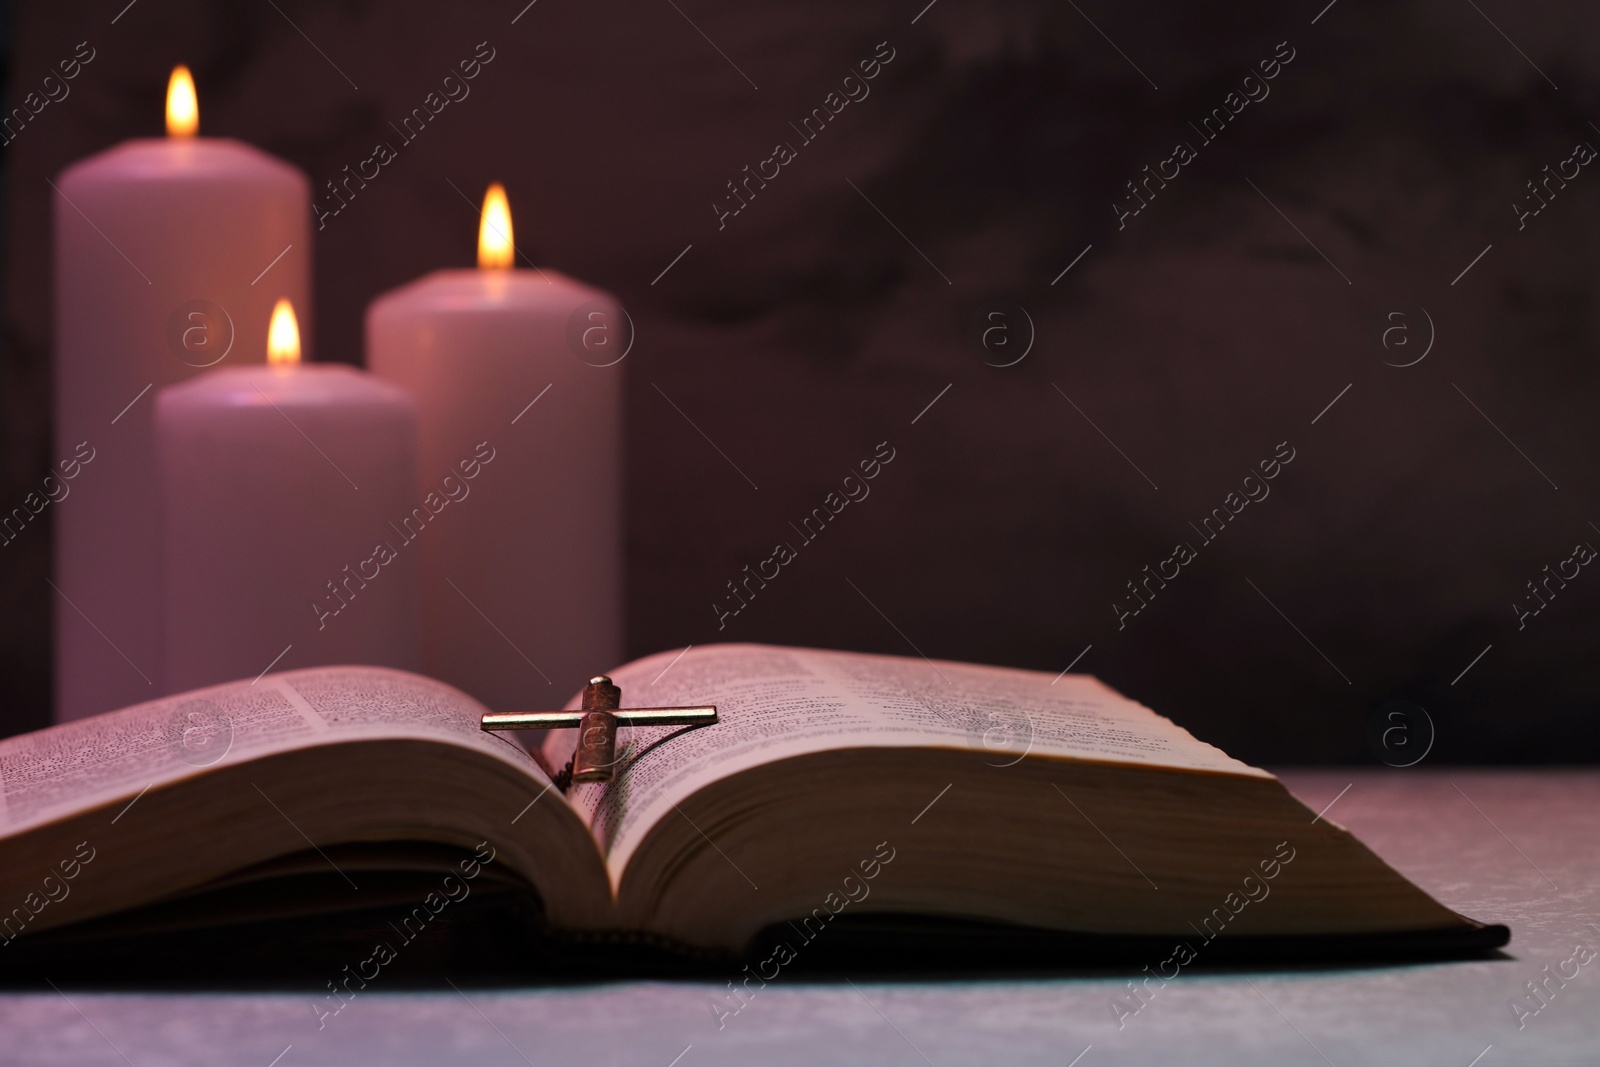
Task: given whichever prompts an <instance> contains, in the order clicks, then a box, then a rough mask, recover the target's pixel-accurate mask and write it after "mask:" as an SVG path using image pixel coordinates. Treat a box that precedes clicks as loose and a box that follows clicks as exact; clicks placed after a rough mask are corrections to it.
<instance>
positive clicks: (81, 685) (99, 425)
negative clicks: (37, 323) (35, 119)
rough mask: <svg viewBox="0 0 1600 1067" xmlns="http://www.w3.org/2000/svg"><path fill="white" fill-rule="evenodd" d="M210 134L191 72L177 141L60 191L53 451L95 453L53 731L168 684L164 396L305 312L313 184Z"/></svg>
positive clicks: (59, 653) (246, 358)
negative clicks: (287, 306) (277, 315)
mask: <svg viewBox="0 0 1600 1067" xmlns="http://www.w3.org/2000/svg"><path fill="white" fill-rule="evenodd" d="M197 130H198V113H197V109H196V107H195V105H194V90H193V83H192V81H190V80H189V77H188V72H187V71H186V70H183V69H182V68H179V70H178V71H175V72H174V74H173V81H172V85H171V87H170V88H169V91H168V132H169V136H168V137H166V138H165V139H145V140H133V141H127V142H124V143H123V144H120V145H118V146H116V147H115V148H112V149H109V150H108V151H105V152H102V153H100V154H99V155H96V156H92V157H90V158H89V159H86V160H83V161H81V162H79V163H76V164H74V165H73V166H71V167H69V168H68V169H67V170H65V171H64V172H63V173H62V174H61V175H60V176H59V177H58V178H57V179H56V182H55V187H56V191H57V196H56V197H55V253H56V255H55V260H56V264H55V270H56V276H55V294H56V307H55V336H56V340H55V344H56V359H55V458H57V459H61V458H66V457H71V456H73V455H74V454H75V450H78V449H79V448H80V445H81V444H83V445H86V447H84V448H83V452H84V453H85V454H87V453H89V452H91V451H92V453H93V456H94V459H93V461H92V463H89V464H87V465H85V466H84V467H83V468H82V470H81V473H80V475H79V477H78V478H77V479H76V480H75V481H74V483H73V487H72V488H73V492H72V499H71V502H70V505H68V506H63V507H62V508H61V509H60V510H59V512H58V513H57V514H56V516H55V524H56V525H55V537H56V560H55V571H56V577H55V585H56V587H57V589H58V590H59V593H60V596H58V597H57V599H56V613H55V634H56V642H55V647H56V660H55V668H56V670H55V674H56V717H57V719H58V720H66V719H75V718H80V717H82V716H85V715H93V714H96V713H98V712H102V711H108V710H110V709H112V708H117V707H121V706H123V705H125V704H132V703H134V702H136V701H140V700H148V699H151V698H152V697H156V696H159V695H161V694H162V693H164V692H170V691H171V687H170V685H169V684H168V683H167V681H166V679H165V677H164V673H163V663H164V661H165V658H166V654H165V650H164V647H163V632H164V626H163V623H162V619H161V605H162V601H163V595H162V578H161V573H160V567H159V561H160V542H159V535H158V533H157V520H158V515H159V510H158V504H157V494H156V460H155V448H154V443H153V440H152V437H151V425H152V419H153V412H154V399H155V394H156V392H158V391H159V390H160V389H161V388H162V387H163V386H165V385H169V384H171V383H174V382H179V381H182V380H184V379H187V378H190V377H192V376H194V375H196V374H199V373H200V372H201V369H202V368H203V367H207V366H212V365H215V364H219V363H224V362H225V363H227V364H230V365H231V364H234V363H240V362H245V363H259V362H260V361H261V359H262V349H261V345H260V344H259V342H258V341H257V339H258V338H261V337H265V336H266V332H267V323H268V317H269V316H270V314H271V310H272V306H273V303H274V301H275V300H276V299H277V298H278V297H285V296H286V297H288V298H289V299H291V300H292V301H294V303H295V306H297V307H299V308H302V309H304V308H307V307H309V306H310V305H309V298H310V282H309V275H310V263H311V257H310V251H311V249H310V240H311V237H310V218H311V209H310V202H311V190H310V182H309V181H308V180H307V179H306V176H305V175H304V174H303V173H301V172H300V171H299V170H297V169H295V168H294V167H292V166H290V165H289V164H287V163H285V162H283V161H282V160H279V159H275V158H273V157H272V156H269V155H267V154H265V153H263V152H260V151H258V150H257V149H254V148H251V147H250V146H248V145H245V144H241V143H239V142H237V141H231V140H222V139H216V138H201V137H198V136H196V135H195V134H196V133H197ZM235 338H238V339H240V340H239V343H235ZM246 339H248V341H249V342H253V343H245V341H246Z"/></svg>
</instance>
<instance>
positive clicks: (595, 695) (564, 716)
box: [482, 674, 717, 788]
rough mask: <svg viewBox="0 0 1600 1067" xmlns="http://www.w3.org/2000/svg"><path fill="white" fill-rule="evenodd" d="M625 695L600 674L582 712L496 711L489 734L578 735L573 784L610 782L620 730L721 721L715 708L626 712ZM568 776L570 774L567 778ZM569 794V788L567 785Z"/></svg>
mask: <svg viewBox="0 0 1600 1067" xmlns="http://www.w3.org/2000/svg"><path fill="white" fill-rule="evenodd" d="M621 703H622V690H621V689H619V688H618V687H617V686H615V685H612V684H611V679H610V678H608V677H606V676H605V675H603V674H597V675H595V676H594V677H593V678H590V679H589V684H588V685H586V686H584V687H583V708H582V710H580V711H490V712H485V713H484V716H483V723H482V727H483V729H485V730H490V731H494V730H570V729H572V728H574V727H576V728H577V730H578V747H577V750H576V751H574V752H573V754H572V763H571V764H570V769H571V779H570V780H571V781H573V782H609V781H610V780H611V776H612V771H613V768H614V766H615V765H616V762H617V760H616V752H617V727H619V726H706V725H709V724H710V723H714V722H716V721H717V708H716V705H715V704H705V705H701V706H698V707H685V708H623V707H619V706H618V705H620V704H621ZM564 773H565V772H564ZM562 788H565V785H564V784H563V785H562Z"/></svg>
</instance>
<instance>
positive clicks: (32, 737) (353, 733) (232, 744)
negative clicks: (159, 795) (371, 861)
mask: <svg viewBox="0 0 1600 1067" xmlns="http://www.w3.org/2000/svg"><path fill="white" fill-rule="evenodd" d="M483 712H484V708H483V707H482V705H480V704H478V703H477V702H476V701H474V700H473V699H471V698H470V697H468V696H467V695H466V694H464V693H462V692H460V691H459V690H456V689H453V688H451V687H450V686H447V685H444V684H443V683H440V682H435V681H433V680H431V679H428V678H424V677H421V676H420V675H415V674H407V673H405V672H403V671H397V670H390V669H387V668H381V667H314V668H309V669H305V670H296V671H286V672H284V673H282V674H275V675H266V676H264V677H261V678H258V679H256V681H254V682H232V683H228V684H226V685H219V686H212V687H210V688H206V689H197V690H194V691H193V692H189V693H182V694H178V695H176V696H172V697H167V698H166V699H163V700H154V701H151V702H149V703H146V704H137V705H134V706H133V707H129V708H123V709H121V710H119V711H112V712H107V713H105V714H104V715H96V716H92V717H90V718H87V719H78V720H76V721H74V722H68V723H62V724H61V725H59V726H52V727H50V728H48V729H45V730H39V731H36V732H34V733H30V734H22V735H20V736H17V737H12V738H7V739H6V740H4V741H0V835H8V834H12V833H17V832H20V831H22V830H25V829H29V828H31V827H33V826H37V825H39V824H41V823H45V822H50V821H52V820H54V819H57V818H61V817H63V816H67V815H71V814H73V813H75V812H78V811H82V810H85V809H88V808H91V807H95V806H97V805H101V804H107V803H111V802H114V801H117V800H119V799H123V798H134V799H137V796H138V795H142V793H143V791H144V790H146V789H149V788H150V787H152V786H159V785H167V784H170V783H171V782H174V781H178V780H181V779H183V778H186V777H191V776H194V775H198V774H202V773H204V772H206V771H208V770H211V769H213V768H216V767H220V766H226V765H228V764H230V763H240V762H245V761H248V760H251V759H255V758H258V757H262V756H268V755H273V754H276V753H278V752H284V751H288V750H290V749H296V748H308V747H312V746H316V745H322V744H334V743H339V742H343V741H350V740H357V739H369V738H403V739H416V738H427V739H432V740H436V741H440V742H444V743H447V744H456V745H464V746H466V747H469V748H475V749H479V750H481V751H483V752H486V753H489V754H490V755H492V756H494V757H495V758H498V759H501V760H504V761H506V762H508V763H513V764H515V765H516V766H518V767H519V768H521V769H522V770H524V771H525V772H526V773H527V774H529V775H530V776H532V778H533V779H535V780H534V781H531V782H530V788H531V792H532V793H538V792H540V791H541V790H543V789H544V788H545V787H547V786H548V784H549V778H548V777H547V776H546V775H545V774H544V772H543V771H542V770H540V769H539V768H538V766H537V765H536V764H535V763H534V762H533V760H532V759H530V758H529V756H528V754H527V753H526V752H524V751H523V750H522V749H520V748H518V747H517V746H516V745H514V744H512V743H511V742H509V741H507V740H506V739H505V738H502V737H499V736H497V735H494V734H487V733H484V732H483V731H482V730H481V729H480V728H479V717H480V716H481V715H482V714H483Z"/></svg>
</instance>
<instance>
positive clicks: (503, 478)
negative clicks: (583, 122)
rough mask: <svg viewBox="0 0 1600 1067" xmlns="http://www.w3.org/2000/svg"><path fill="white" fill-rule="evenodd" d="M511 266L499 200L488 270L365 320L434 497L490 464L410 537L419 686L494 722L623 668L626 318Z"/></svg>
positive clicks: (590, 292)
mask: <svg viewBox="0 0 1600 1067" xmlns="http://www.w3.org/2000/svg"><path fill="white" fill-rule="evenodd" d="M516 255H517V253H516V248H515V245H514V244H513V242H512V229H511V212H510V209H509V207H508V206H507V204H506V199H505V192H504V190H503V189H501V188H500V186H499V185H495V186H492V187H491V188H490V189H489V194H488V196H487V197H486V198H485V201H484V209H483V218H482V221H481V223H480V226H479V232H478V269H477V270H442V271H436V272H434V273H433V274H429V275H427V276H425V277H423V278H420V279H418V280H417V281H415V282H412V283H411V284H409V285H406V286H403V287H401V288H399V289H396V290H394V291H392V292H389V293H386V294H384V295H383V296H380V297H379V298H378V299H377V300H375V301H374V302H373V303H372V305H371V307H369V308H368V309H367V366H368V367H369V368H371V370H372V371H373V372H374V373H375V374H378V375H380V376H382V377H384V378H388V379H390V380H391V381H395V382H399V383H400V384H402V385H405V386H407V387H409V388H410V389H411V391H412V393H413V394H414V395H415V396H416V398H417V415H418V426H419V446H420V457H421V459H420V463H419V472H420V474H421V476H422V488H423V490H424V491H444V490H447V489H448V487H449V486H450V485H451V484H459V483H460V482H461V476H462V474H463V472H464V471H465V470H466V469H467V464H468V463H470V462H472V461H473V460H474V457H475V456H478V455H479V453H482V454H486V455H493V456H495V457H496V458H495V459H494V460H493V462H492V464H489V463H486V464H485V465H484V466H483V467H482V469H481V470H480V472H479V473H480V477H479V478H478V479H477V481H476V482H475V483H474V484H473V485H472V487H471V494H472V495H471V498H470V499H465V500H463V501H462V502H461V503H460V504H459V505H456V504H452V505H451V507H450V508H449V510H448V511H446V512H444V513H441V514H439V515H438V516H437V518H435V519H434V520H433V521H431V522H429V523H428V524H427V527H426V529H422V530H421V531H420V532H419V533H418V534H417V535H416V541H417V549H418V551H419V553H420V555H421V558H422V604H423V637H422V647H423V669H424V671H425V672H426V673H428V674H430V675H433V676H434V677H437V678H439V679H441V680H443V681H445V682H449V683H450V684H451V685H454V686H457V687H459V688H461V689H464V690H466V691H467V692H470V693H472V694H474V695H475V696H477V697H478V698H479V699H480V700H482V701H484V702H485V703H486V704H488V706H489V707H492V708H515V707H523V706H527V705H528V704H529V703H530V702H531V701H534V700H535V698H537V699H542V700H549V699H550V696H551V694H552V693H556V694H561V695H563V696H564V695H565V694H568V693H572V692H576V691H577V690H578V689H579V688H581V687H582V686H583V684H584V682H585V681H586V680H587V679H588V678H589V677H590V676H591V675H593V674H594V673H595V672H596V671H598V670H604V669H605V667H604V665H605V664H610V663H615V662H617V661H618V660H619V659H621V657H622V618H621V615H622V604H621V600H622V485H621V477H622V432H621V417H622V384H623V383H622V368H621V367H620V366H619V364H620V363H621V360H622V357H623V356H625V355H626V354H627V346H628V344H629V339H630V334H629V329H628V326H627V320H626V316H625V315H624V314H623V313H622V312H621V310H620V308H619V307H618V306H617V303H616V301H615V300H614V299H612V298H611V297H610V296H609V295H607V294H606V293H603V292H601V291H599V290H597V289H593V288H591V287H589V286H587V285H583V284H581V283H579V282H576V281H574V280H572V279H571V278H567V277H565V276H563V275H561V274H558V273H556V272H554V271H550V270H538V269H534V270H527V269H515V268H514V267H513V263H514V259H515V256H516ZM479 458H480V459H481V457H479ZM552 687H553V688H552Z"/></svg>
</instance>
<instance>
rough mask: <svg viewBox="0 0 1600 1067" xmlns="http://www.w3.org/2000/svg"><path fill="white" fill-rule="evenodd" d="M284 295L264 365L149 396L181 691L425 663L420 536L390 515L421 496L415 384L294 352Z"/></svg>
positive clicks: (169, 645) (171, 643)
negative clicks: (408, 535) (320, 668)
mask: <svg viewBox="0 0 1600 1067" xmlns="http://www.w3.org/2000/svg"><path fill="white" fill-rule="evenodd" d="M280 309H281V310H280V311H279V312H278V314H277V315H276V316H275V317H274V319H273V327H272V337H273V344H272V348H271V354H272V358H270V359H269V362H268V364H267V365H266V366H255V367H228V368H222V369H219V370H216V371H212V372H210V373H207V374H203V375H201V376H200V377H198V378H196V379H194V380H192V381H188V382H183V383H180V384H178V385H172V386H168V387H167V388H166V389H163V390H162V391H161V393H160V395H159V396H158V397H157V399H156V404H155V408H156V416H155V423H156V425H155V436H156V449H157V456H158V461H159V467H160V484H161V502H162V539H163V543H164V546H165V584H166V611H165V615H166V678H167V681H168V684H169V685H170V686H171V687H172V688H173V689H174V690H178V689H193V688H197V687H199V686H203V685H211V684H213V683H216V682H225V681H230V680H232V679H235V678H251V677H254V676H256V675H258V674H260V673H261V672H263V671H265V670H266V669H267V668H269V667H271V668H273V669H276V670H284V669H287V668H290V667H308V666H315V665H318V664H327V663H373V664H379V665H382V666H388V667H400V668H404V669H406V670H416V669H418V667H419V666H420V641H419V635H418V630H419V619H418V602H417V560H416V551H415V550H414V549H408V548H407V547H406V546H405V544H404V542H403V540H402V539H401V538H400V536H399V534H398V533H397V532H396V531H395V530H394V529H392V528H391V527H390V526H389V523H390V522H391V521H398V520H399V519H400V518H401V517H402V516H404V515H405V514H406V513H407V511H408V510H409V509H410V507H411V506H412V505H413V504H414V503H416V499H415V492H416V432H417V431H416V410H415V408H414V406H413V404H412V402H411V397H410V395H409V394H408V393H407V392H406V391H405V390H404V389H401V388H400V387H399V386H396V385H394V384H392V383H390V382H385V381H380V380H378V379H376V378H373V377H372V376H371V375H369V374H367V373H366V372H364V371H360V370H357V369H355V368H354V367H345V366H338V365H323V366H306V365H304V364H300V363H298V362H297V361H296V360H295V359H294V358H293V357H294V355H295V354H296V353H297V339H296V338H295V337H294V328H293V322H294V317H293V313H292V311H291V310H290V309H289V305H288V302H287V301H284V302H282V304H281V305H280ZM258 347H259V346H258Z"/></svg>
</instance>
